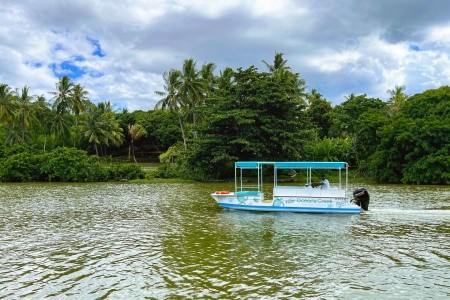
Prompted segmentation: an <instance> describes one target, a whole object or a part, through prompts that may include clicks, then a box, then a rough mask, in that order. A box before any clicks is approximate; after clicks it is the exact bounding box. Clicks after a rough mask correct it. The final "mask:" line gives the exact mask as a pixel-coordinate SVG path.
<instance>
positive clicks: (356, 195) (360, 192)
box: [352, 188, 370, 210]
mask: <svg viewBox="0 0 450 300" xmlns="http://www.w3.org/2000/svg"><path fill="white" fill-rule="evenodd" d="M352 202H353V203H355V204H356V205H358V206H360V207H361V208H362V209H364V210H369V202H370V196H369V192H368V191H367V190H366V189H365V188H357V189H356V190H354V191H353V199H352Z"/></svg>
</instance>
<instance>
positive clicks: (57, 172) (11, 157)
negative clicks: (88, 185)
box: [0, 147, 145, 182]
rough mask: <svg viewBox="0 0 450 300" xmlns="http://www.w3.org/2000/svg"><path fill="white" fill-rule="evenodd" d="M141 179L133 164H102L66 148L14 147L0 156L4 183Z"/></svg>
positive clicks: (137, 169) (77, 151)
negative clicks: (38, 148)
mask: <svg viewBox="0 0 450 300" xmlns="http://www.w3.org/2000/svg"><path fill="white" fill-rule="evenodd" d="M14 152H15V153H14ZM143 178H145V172H144V171H143V170H142V169H141V168H140V167H139V166H137V165H135V164H118V165H113V166H104V165H102V164H101V163H100V161H99V158H98V157H97V156H89V155H87V153H86V151H83V150H78V149H74V148H67V147H60V148H56V149H54V150H52V151H50V152H44V151H30V150H29V149H15V151H13V152H12V153H6V154H4V157H3V158H1V159H0V181H3V182H30V181H47V182H94V181H96V182H101V181H121V180H132V179H143Z"/></svg>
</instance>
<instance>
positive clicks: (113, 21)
mask: <svg viewBox="0 0 450 300" xmlns="http://www.w3.org/2000/svg"><path fill="white" fill-rule="evenodd" d="M449 12H450V1H447V0H395V1H394V0H333V1H332V0H321V1H317V0H297V1H294V0H292V1H289V0H223V1H218V0H217V1H216V0H198V1H196V0H147V1H146V0H120V1H107V0H89V1H88V0H71V1H62V0H40V1H35V0H20V1H17V0H1V4H0V83H6V84H8V85H9V86H10V87H11V88H13V89H15V88H22V87H23V86H25V85H27V86H29V87H30V90H31V93H32V94H36V95H44V96H46V97H47V98H48V99H50V98H51V95H50V94H49V93H48V92H50V91H54V90H55V83H56V82H57V81H58V79H59V78H60V77H62V76H64V75H68V76H70V77H71V78H72V81H73V82H75V83H80V84H81V85H83V86H85V88H86V89H87V90H88V91H89V93H90V98H91V99H92V101H93V102H95V103H96V102H99V101H104V100H108V101H110V102H111V103H113V105H114V107H115V108H116V109H122V108H127V109H128V110H130V111H133V110H136V109H142V110H149V109H153V107H154V105H155V103H156V102H157V101H158V100H159V98H158V96H156V95H155V91H162V90H163V81H162V75H163V73H164V72H165V71H168V70H169V69H171V68H175V69H181V66H182V63H183V60H185V59H187V58H193V59H194V60H196V62H197V64H198V66H201V65H202V64H203V63H206V62H213V63H215V64H216V65H217V69H216V71H217V72H219V71H220V70H223V69H224V68H225V67H231V68H234V69H235V68H238V67H242V68H248V67H250V66H252V65H254V66H256V67H257V68H258V69H259V70H260V71H266V67H265V65H264V64H263V63H262V60H265V61H267V62H272V61H273V57H274V55H275V52H282V53H284V58H285V59H286V60H287V61H288V65H289V66H290V67H291V69H292V70H293V71H295V72H298V73H300V75H301V77H302V78H304V79H305V80H306V83H307V85H308V91H309V90H311V89H313V88H314V89H316V90H318V92H320V93H321V94H322V95H324V97H325V98H326V99H327V100H328V101H330V102H332V103H333V104H339V103H341V102H342V101H344V100H345V96H348V95H349V94H351V93H355V94H362V93H365V94H367V95H368V96H370V97H379V98H380V99H382V100H386V99H387V98H388V94H387V92H386V91H387V90H388V89H392V88H393V87H394V86H395V85H404V86H406V93H407V94H409V95H412V94H415V93H418V92H422V91H424V90H426V89H430V88H435V87H438V86H441V85H448V84H449V82H450V58H449V55H450V15H449Z"/></svg>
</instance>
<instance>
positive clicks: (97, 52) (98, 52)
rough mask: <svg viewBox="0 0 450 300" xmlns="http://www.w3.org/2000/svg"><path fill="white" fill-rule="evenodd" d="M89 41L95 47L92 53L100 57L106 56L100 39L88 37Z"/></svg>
mask: <svg viewBox="0 0 450 300" xmlns="http://www.w3.org/2000/svg"><path fill="white" fill-rule="evenodd" d="M87 40H88V41H89V43H91V45H92V47H93V48H94V51H92V55H94V56H98V57H104V56H105V52H103V49H102V47H101V46H100V41H99V40H96V39H91V38H89V37H88V38H87Z"/></svg>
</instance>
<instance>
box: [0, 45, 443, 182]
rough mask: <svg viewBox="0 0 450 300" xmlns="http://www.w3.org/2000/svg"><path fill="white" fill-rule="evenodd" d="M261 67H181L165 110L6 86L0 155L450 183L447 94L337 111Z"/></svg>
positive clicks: (64, 82)
mask: <svg viewBox="0 0 450 300" xmlns="http://www.w3.org/2000/svg"><path fill="white" fill-rule="evenodd" d="M263 62H264V64H265V66H266V67H267V71H263V72H261V71H259V70H258V69H257V68H256V67H254V66H251V67H249V68H246V69H243V68H238V69H231V68H225V69H224V70H222V71H220V72H219V74H218V75H216V72H215V64H213V63H205V64H203V65H201V66H200V67H199V68H198V67H197V65H196V62H195V61H194V60H193V59H186V60H185V61H184V63H183V65H182V68H181V69H180V70H177V69H171V70H169V71H167V72H165V73H164V75H163V79H164V89H163V91H158V92H156V94H157V95H158V96H160V97H161V98H160V101H159V102H158V103H157V104H156V106H155V107H154V109H150V110H149V111H134V112H128V111H126V110H122V111H120V112H117V111H114V110H113V109H112V107H111V104H110V103H109V102H107V101H105V102H102V103H98V104H93V103H92V102H91V101H90V100H89V97H88V92H87V91H86V90H85V89H84V87H82V86H81V85H80V84H75V83H73V82H71V80H70V78H69V77H67V76H65V77H62V78H61V79H60V80H59V82H58V83H57V84H56V89H55V91H53V92H51V93H50V94H51V95H52V96H53V97H52V98H51V99H50V100H46V99H45V98H44V97H43V96H39V97H36V96H30V95H29V89H28V88H27V87H24V88H22V90H21V91H19V90H15V91H12V90H11V89H10V88H9V86H8V85H6V84H1V85H0V121H1V124H2V128H1V129H2V130H1V133H0V134H1V135H2V139H1V141H0V142H2V143H3V144H2V147H0V148H1V149H2V150H1V152H0V154H1V153H3V155H2V156H3V159H5V158H6V154H5V153H8V151H10V149H13V148H17V147H19V146H20V147H23V145H27V147H28V148H27V149H35V150H38V149H39V150H43V151H51V150H53V149H55V148H58V147H69V146H70V147H72V148H76V149H81V150H84V151H86V152H87V153H89V154H93V155H94V154H95V155H96V156H99V157H104V156H110V155H112V156H120V157H124V158H127V159H128V160H134V161H135V162H136V155H135V153H140V154H141V155H140V158H142V157H148V155H149V153H161V155H160V156H159V160H160V162H161V165H160V168H159V170H158V174H157V175H158V176H161V177H185V178H193V179H196V180H206V181H207V180H214V179H225V178H230V177H232V176H233V172H234V168H233V166H234V162H235V161H237V160H268V161H276V160H294V161H295V160H315V161H322V160H323V161H338V160H339V161H347V162H349V164H350V165H351V167H352V168H354V169H355V170H357V171H358V172H359V173H360V174H361V175H363V176H366V177H369V178H372V179H373V180H375V181H378V182H386V183H416V184H448V183H449V182H450V173H449V171H448V170H450V154H449V153H450V151H449V150H450V142H449V137H450V112H449V107H450V88H449V87H448V86H442V87H440V88H437V89H433V90H427V91H424V92H423V93H419V94H416V95H413V96H408V95H406V94H405V92H404V91H405V87H404V86H395V87H394V88H393V89H392V90H389V91H387V96H388V98H387V99H386V100H385V101H383V100H381V99H378V98H371V97H368V96H367V95H365V94H361V95H355V94H351V95H349V96H347V97H346V99H345V100H344V101H343V102H342V103H341V104H339V105H336V106H333V105H332V104H331V102H329V101H327V99H325V98H324V97H323V96H322V95H321V94H320V93H319V92H318V91H317V90H315V89H311V90H310V91H309V92H307V91H306V90H307V85H306V81H305V80H304V79H303V78H301V76H300V74H299V73H296V72H294V71H292V70H291V68H290V67H289V66H288V64H287V60H285V59H284V57H283V54H282V53H275V56H274V60H273V62H270V63H268V62H266V61H263ZM28 151H30V150H28ZM0 157H1V156H0Z"/></svg>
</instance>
